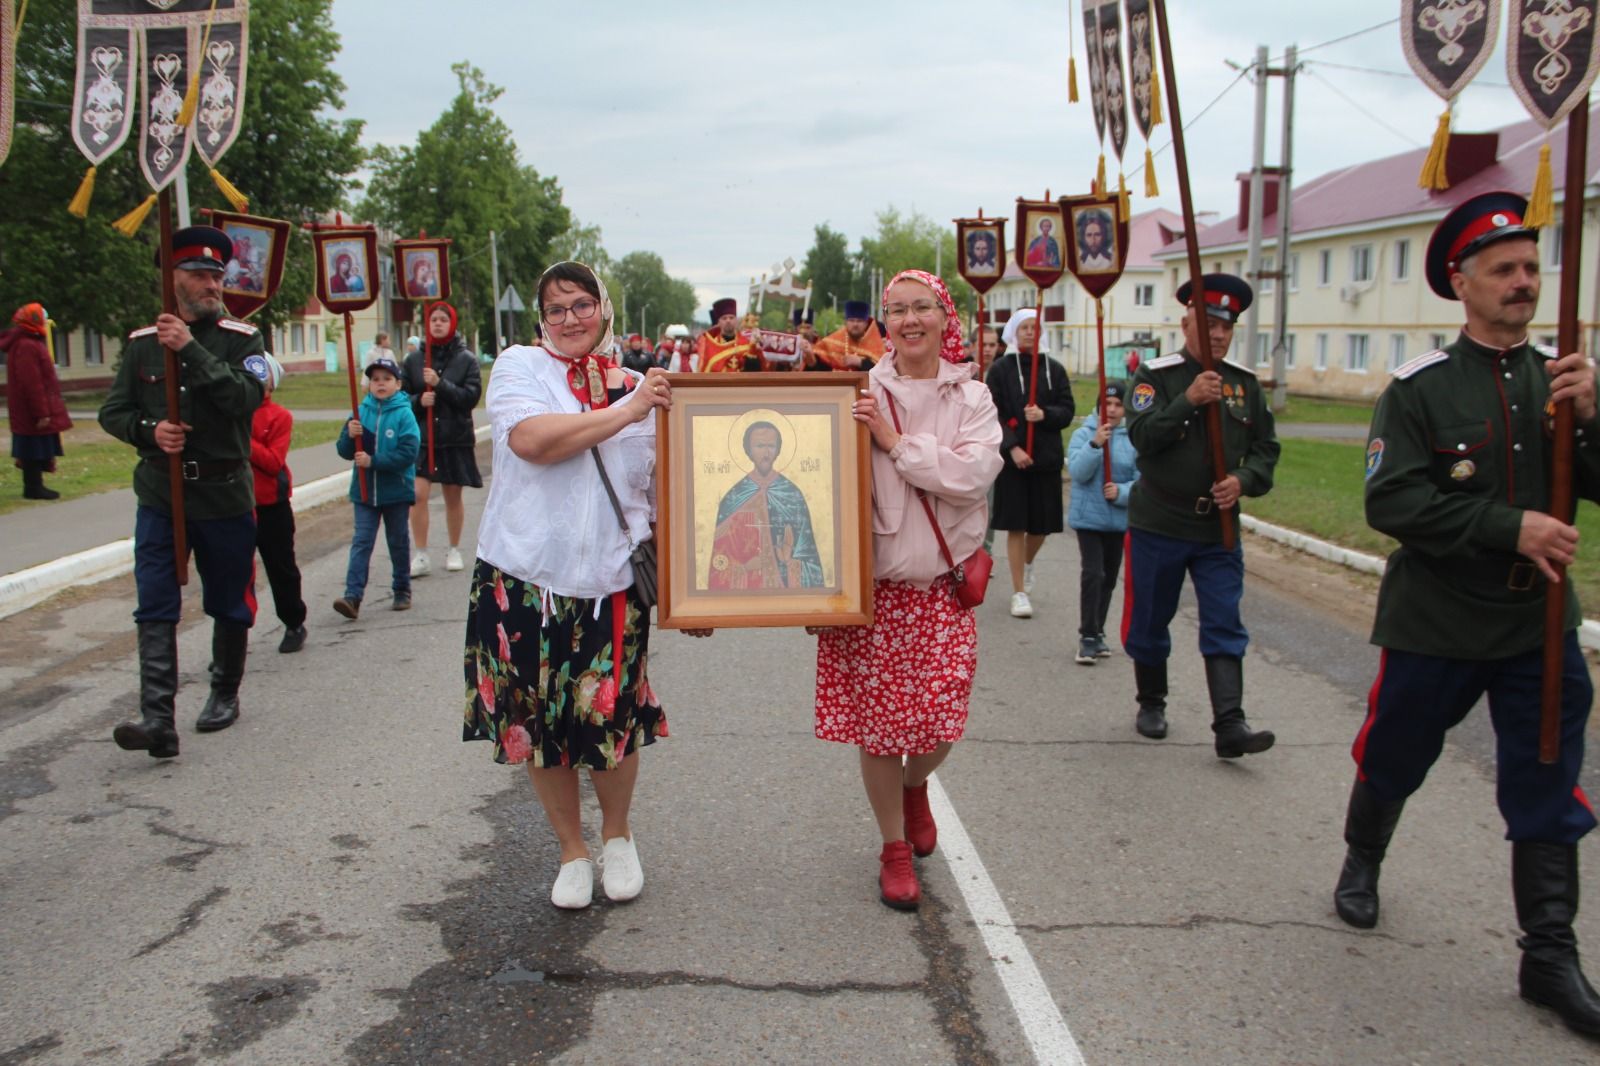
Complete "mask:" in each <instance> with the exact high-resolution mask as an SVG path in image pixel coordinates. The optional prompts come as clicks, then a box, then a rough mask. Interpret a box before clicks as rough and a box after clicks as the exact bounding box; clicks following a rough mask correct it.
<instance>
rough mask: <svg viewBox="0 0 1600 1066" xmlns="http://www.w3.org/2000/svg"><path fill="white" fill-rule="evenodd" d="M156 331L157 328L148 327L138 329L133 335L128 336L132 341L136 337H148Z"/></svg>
mask: <svg viewBox="0 0 1600 1066" xmlns="http://www.w3.org/2000/svg"><path fill="white" fill-rule="evenodd" d="M155 331H156V328H155V327H154V326H146V327H144V329H136V330H134V331H133V332H132V333H130V334H128V339H129V340H130V341H131V340H133V338H135V337H148V336H150V335H151V334H152V333H154V332H155Z"/></svg>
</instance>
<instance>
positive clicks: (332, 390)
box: [67, 364, 493, 411]
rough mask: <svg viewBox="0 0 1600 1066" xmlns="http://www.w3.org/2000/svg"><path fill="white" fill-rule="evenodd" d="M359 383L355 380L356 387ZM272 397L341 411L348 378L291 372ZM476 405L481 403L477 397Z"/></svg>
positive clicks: (87, 403) (80, 400) (90, 400)
mask: <svg viewBox="0 0 1600 1066" xmlns="http://www.w3.org/2000/svg"><path fill="white" fill-rule="evenodd" d="M491 369H493V364H489V365H486V366H483V367H482V373H483V387H484V390H485V392H487V391H488V388H489V371H490V370H491ZM359 387H360V383H359V382H358V383H357V388H359ZM272 398H273V399H274V400H276V401H277V402H278V403H280V404H282V405H283V406H284V407H287V408H289V409H290V410H291V411H294V410H300V411H328V410H341V411H342V410H344V409H345V408H347V407H349V406H350V378H349V376H348V375H347V373H346V372H345V371H344V370H343V369H342V368H341V369H339V370H335V371H326V370H317V371H312V372H311V373H308V374H290V375H288V376H287V377H285V378H284V379H283V384H281V385H279V386H278V390H277V392H275V393H273V397H272ZM105 400H106V394H105V393H104V392H75V393H72V394H70V395H68V396H67V407H69V408H70V409H72V410H74V411H94V410H98V409H99V407H100V405H101V404H103V403H105ZM478 406H479V407H482V406H483V399H482V398H481V397H480V398H479V400H478Z"/></svg>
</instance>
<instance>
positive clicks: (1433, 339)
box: [1428, 333, 1450, 349]
mask: <svg viewBox="0 0 1600 1066" xmlns="http://www.w3.org/2000/svg"><path fill="white" fill-rule="evenodd" d="M1449 342H1450V338H1448V337H1446V336H1445V335H1444V334H1443V333H1433V334H1429V336H1428V343H1429V344H1430V345H1432V346H1433V347H1434V348H1435V349H1438V348H1443V347H1444V346H1445V345H1446V344H1448V343H1449Z"/></svg>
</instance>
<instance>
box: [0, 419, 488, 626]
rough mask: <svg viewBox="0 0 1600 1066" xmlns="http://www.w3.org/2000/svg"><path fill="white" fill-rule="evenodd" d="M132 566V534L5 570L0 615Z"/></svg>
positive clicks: (335, 490)
mask: <svg viewBox="0 0 1600 1066" xmlns="http://www.w3.org/2000/svg"><path fill="white" fill-rule="evenodd" d="M489 429H490V427H488V426H480V427H478V429H477V438H478V440H479V441H480V442H481V441H483V440H486V439H487V438H488V436H489ZM349 491H350V475H349V474H348V473H338V474H329V475H328V476H327V477H322V478H318V479H317V480H315V481H308V482H306V484H304V485H296V486H295V487H294V493H293V495H291V496H290V497H289V500H290V503H291V505H292V506H293V507H294V510H295V512H296V513H299V512H301V511H309V510H310V509H311V508H313V507H320V506H322V505H323V504H325V503H329V502H331V501H333V500H337V499H339V498H340V497H342V496H344V495H345V494H346V493H347V492H349ZM132 569H133V538H132V537H128V538H126V539H124V540H118V541H113V542H112V543H110V544H102V545H100V546H99V547H98V548H90V549H88V550H87V551H81V552H77V553H76V554H73V555H66V556H63V557H61V558H60V559H53V560H51V561H50V562H48V563H40V564H39V565H38V566H30V567H28V568H27V569H26V570H18V571H17V572H16V573H13V574H6V575H5V576H4V577H0V618H9V617H10V616H11V615H14V614H16V613H17V612H18V611H25V610H27V609H28V608H29V607H32V606H34V605H35V604H39V603H43V602H44V601H45V600H48V599H49V598H50V597H51V596H54V595H56V594H57V593H59V592H65V591H66V590H67V589H70V588H76V587H78V586H80V585H97V584H99V583H100V582H102V581H109V580H111V579H112V578H114V577H121V576H122V575H123V574H126V573H128V572H129V571H131V570H132Z"/></svg>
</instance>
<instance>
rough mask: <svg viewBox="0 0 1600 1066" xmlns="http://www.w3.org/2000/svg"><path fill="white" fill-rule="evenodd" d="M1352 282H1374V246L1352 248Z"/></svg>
mask: <svg viewBox="0 0 1600 1066" xmlns="http://www.w3.org/2000/svg"><path fill="white" fill-rule="evenodd" d="M1350 280H1351V281H1371V280H1372V245H1370V244H1356V245H1351V247H1350Z"/></svg>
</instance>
